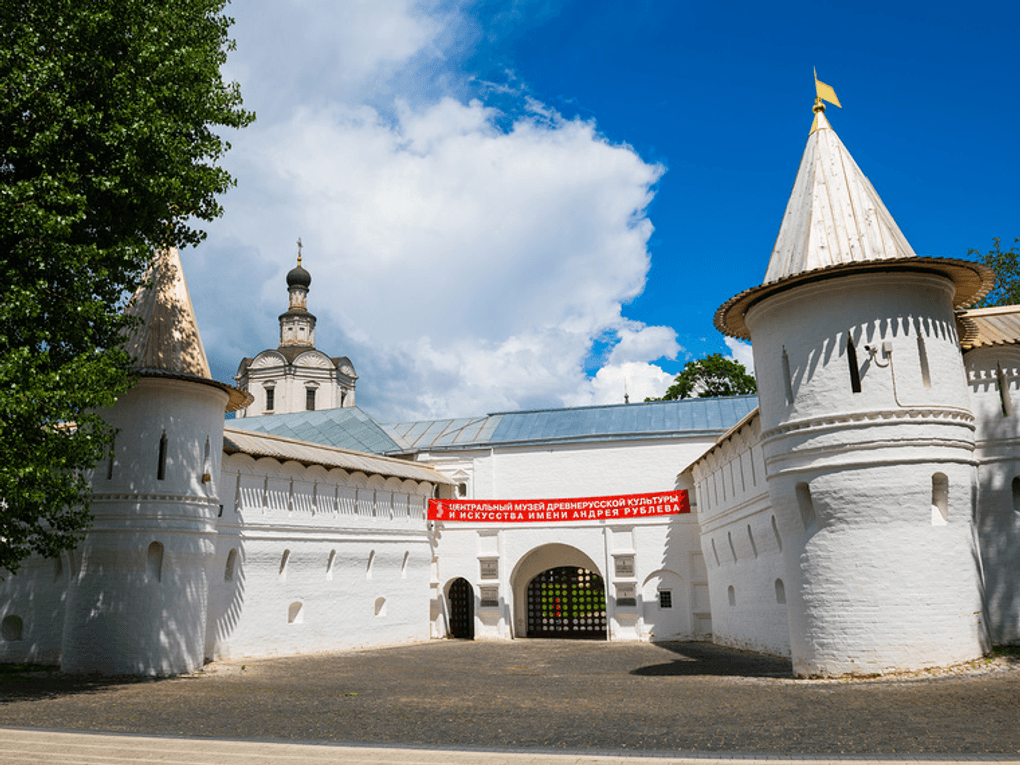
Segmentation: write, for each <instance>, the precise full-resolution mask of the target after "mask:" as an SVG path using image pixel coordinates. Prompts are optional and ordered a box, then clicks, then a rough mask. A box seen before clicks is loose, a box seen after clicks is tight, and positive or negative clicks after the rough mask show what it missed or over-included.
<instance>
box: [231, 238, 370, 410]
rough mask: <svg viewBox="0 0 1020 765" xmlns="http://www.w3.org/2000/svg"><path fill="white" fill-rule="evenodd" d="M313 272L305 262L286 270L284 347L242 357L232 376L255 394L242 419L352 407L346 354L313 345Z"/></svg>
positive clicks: (282, 318)
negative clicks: (310, 307) (332, 354)
mask: <svg viewBox="0 0 1020 765" xmlns="http://www.w3.org/2000/svg"><path fill="white" fill-rule="evenodd" d="M311 283H312V275H311V274H309V273H308V271H306V270H305V269H304V268H303V267H302V266H301V240H300V239H299V240H298V258H297V266H296V267H295V268H292V269H291V270H290V271H289V272H288V273H287V292H288V293H289V295H290V305H289V307H288V308H287V311H286V313H283V314H281V315H280V345H279V347H278V348H273V349H270V350H265V351H262V352H261V353H260V354H258V355H257V356H256V357H255V358H247V359H243V360H242V361H241V364H240V366H239V367H238V370H237V374H236V375H234V379H235V380H236V381H237V385H238V387H239V388H241V390H245V391H249V392H250V393H251V394H252V396H253V399H254V401H253V403H252V405H251V406H249V407H247V408H245V409H243V410H241V411H239V412H238V413H237V416H238V417H258V416H259V415H263V414H287V413H289V412H304V411H314V410H317V409H338V408H340V407H351V406H354V386H355V385H356V383H357V380H358V376H357V375H356V374H355V373H354V365H353V364H352V363H351V360H350V359H349V358H347V357H346V356H338V357H336V358H330V357H329V356H327V355H326V354H325V353H323V352H322V351H319V350H316V348H315V316H314V315H313V314H311V313H310V312H309V311H308V288H309V286H310V285H311Z"/></svg>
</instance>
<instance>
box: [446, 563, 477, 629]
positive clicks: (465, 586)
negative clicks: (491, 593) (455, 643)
mask: <svg viewBox="0 0 1020 765" xmlns="http://www.w3.org/2000/svg"><path fill="white" fill-rule="evenodd" d="M450 637H454V638H464V639H466V640H474V638H475V593H474V591H473V590H472V589H471V584H470V583H469V582H468V580H467V579H464V578H463V577H462V578H460V579H455V580H454V582H453V584H451V585H450Z"/></svg>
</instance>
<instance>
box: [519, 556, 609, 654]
mask: <svg viewBox="0 0 1020 765" xmlns="http://www.w3.org/2000/svg"><path fill="white" fill-rule="evenodd" d="M528 637H555V638H574V639H587V640H605V639H606V588H605V584H604V582H603V581H602V577H601V576H599V575H598V574H596V573H595V572H594V571H588V570H587V569H583V568H577V567H576V566H562V567H560V568H551V569H549V570H548V571H543V572H542V573H541V574H539V575H538V576H536V577H535V578H534V579H532V580H531V581H530V582H528Z"/></svg>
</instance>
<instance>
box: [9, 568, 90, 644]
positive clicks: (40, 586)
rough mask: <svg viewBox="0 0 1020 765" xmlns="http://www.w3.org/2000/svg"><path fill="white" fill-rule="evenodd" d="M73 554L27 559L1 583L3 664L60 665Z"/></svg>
mask: <svg viewBox="0 0 1020 765" xmlns="http://www.w3.org/2000/svg"><path fill="white" fill-rule="evenodd" d="M74 571H75V566H74V553H66V552H65V553H62V554H61V556H60V558H58V559H57V560H49V559H46V558H42V557H40V556H38V555H35V556H32V557H30V558H28V559H26V560H25V561H24V562H23V563H22V564H21V567H20V568H19V569H18V573H17V575H16V576H12V575H11V574H10V573H8V572H6V571H4V572H3V576H4V577H5V578H4V580H3V581H0V662H18V663H22V662H36V663H39V664H57V663H59V661H60V640H61V635H62V633H63V631H64V604H65V602H66V599H67V588H68V585H69V582H70V579H71V576H72V575H73V572H74Z"/></svg>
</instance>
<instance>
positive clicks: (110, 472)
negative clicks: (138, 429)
mask: <svg viewBox="0 0 1020 765" xmlns="http://www.w3.org/2000/svg"><path fill="white" fill-rule="evenodd" d="M116 451H117V441H116V439H115V440H113V441H111V442H110V457H109V459H108V460H107V462H106V480H107V481H110V480H113V458H114V456H115V454H116Z"/></svg>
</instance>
